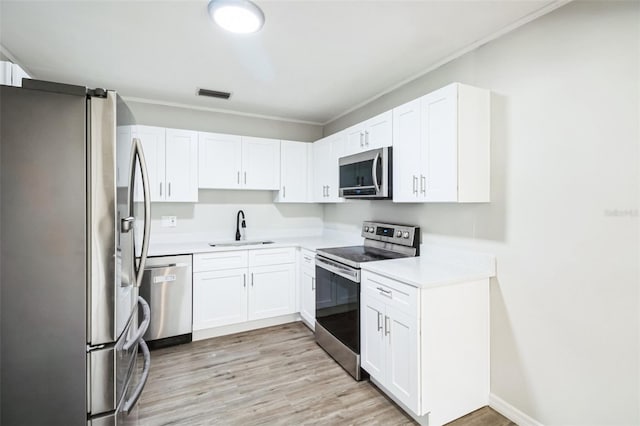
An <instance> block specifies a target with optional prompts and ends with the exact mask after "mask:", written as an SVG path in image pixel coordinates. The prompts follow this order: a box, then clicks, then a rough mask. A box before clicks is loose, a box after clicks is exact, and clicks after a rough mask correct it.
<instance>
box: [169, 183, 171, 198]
mask: <svg viewBox="0 0 640 426" xmlns="http://www.w3.org/2000/svg"><path fill="white" fill-rule="evenodd" d="M169 197H171V182H169Z"/></svg>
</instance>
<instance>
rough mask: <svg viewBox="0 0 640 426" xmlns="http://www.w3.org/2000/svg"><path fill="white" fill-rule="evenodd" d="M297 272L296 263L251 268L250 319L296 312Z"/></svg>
mask: <svg viewBox="0 0 640 426" xmlns="http://www.w3.org/2000/svg"><path fill="white" fill-rule="evenodd" d="M295 272H296V268H295V265H294V264H285V265H272V266H259V267H256V268H250V269H249V274H250V282H251V286H250V287H249V310H248V314H249V315H248V319H249V320H257V319H264V318H271V317H277V316H279V315H286V314H291V313H293V312H295V279H296V277H295Z"/></svg>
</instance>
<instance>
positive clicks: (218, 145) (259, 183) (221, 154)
mask: <svg viewBox="0 0 640 426" xmlns="http://www.w3.org/2000/svg"><path fill="white" fill-rule="evenodd" d="M198 145H199V149H200V159H199V170H200V172H199V186H200V188H211V189H265V190H277V189H279V188H280V141H279V140H277V139H266V138H254V137H248V136H235V135H225V134H219V133H205V132H200V133H199V134H198Z"/></svg>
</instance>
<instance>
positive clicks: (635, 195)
mask: <svg viewBox="0 0 640 426" xmlns="http://www.w3.org/2000/svg"><path fill="white" fill-rule="evenodd" d="M639 55H640V3H638V2H573V3H570V4H568V5H567V6H564V7H562V8H560V9H558V10H557V11H555V12H553V13H551V14H549V15H547V16H544V17H542V18H540V19H538V20H536V21H534V22H532V23H530V24H528V25H526V26H524V27H521V28H520V29H518V30H516V31H514V32H512V33H510V34H507V35H506V36H504V37H502V38H500V39H498V40H495V41H493V42H491V43H488V44H486V45H484V46H482V47H481V48H479V49H477V50H475V51H473V52H471V53H469V54H466V55H465V56H463V57H461V58H459V59H457V60H455V61H453V62H451V63H449V64H447V65H445V66H443V67H441V68H439V69H437V70H435V71H433V72H431V73H429V74H428V75H426V76H424V77H422V78H420V79H418V80H416V81H414V82H411V83H409V84H407V85H406V86H403V87H401V88H399V89H397V90H396V91H394V92H392V93H390V94H389V95H386V96H384V97H382V98H380V99H378V100H376V101H374V102H373V103H372V104H369V105H367V106H365V107H363V108H362V109H360V110H358V111H355V112H354V113H352V114H350V115H349V116H346V117H344V118H342V119H340V120H338V121H336V122H334V123H330V124H329V125H327V126H326V128H325V134H331V133H333V132H335V131H337V130H339V129H342V128H345V127H347V126H348V125H350V124H353V123H355V122H357V121H359V120H360V119H362V118H364V117H370V116H373V115H374V114H376V113H378V112H381V111H384V110H386V109H389V108H391V107H393V106H396V105H399V104H401V103H403V102H405V101H408V100H411V99H413V98H416V97H418V96H419V95H422V94H425V93H428V92H429V91H431V90H433V89H435V88H438V87H441V86H443V85H445V84H447V83H450V82H452V81H460V82H463V83H468V84H472V85H476V86H479V87H483V88H488V89H490V90H492V92H493V96H492V141H491V143H492V146H491V148H492V158H491V160H492V191H491V192H492V200H493V201H492V202H491V203H490V204H481V205H453V204H429V205H396V204H393V203H391V202H367V201H365V202H358V203H349V204H346V205H333V206H326V207H325V210H324V213H325V223H326V225H327V226H328V227H331V228H338V229H353V230H357V229H358V228H359V226H360V224H361V222H362V220H365V219H376V220H387V221H391V222H407V223H415V224H419V225H420V226H422V228H423V230H424V231H425V232H426V233H427V234H428V235H432V234H439V235H444V236H448V237H459V238H458V239H456V240H455V241H453V243H454V244H463V245H473V246H476V247H478V248H481V249H489V250H493V251H495V252H496V254H497V265H498V276H497V279H496V280H494V281H493V283H492V287H491V391H492V393H493V394H495V395H496V396H498V397H499V398H502V399H503V400H505V401H507V402H508V403H510V404H512V405H513V406H514V407H516V408H517V409H519V410H521V411H523V412H524V413H526V414H527V415H529V416H531V417H532V418H534V419H537V420H538V421H539V422H541V423H542V424H545V425H638V424H640V392H639V385H640V366H639V364H640V350H639V338H640V327H639V324H640V315H639V312H640V309H639V302H640V300H639V297H640V294H639V287H640V285H639V284H640V271H639V269H640V250H639V240H640V226H639V221H640V214H639V210H638V208H639V199H640V182H639V179H640V175H639V162H640V155H639V154H640V150H639V141H640V131H639V123H640V109H639V104H640V85H639V81H640V66H639Z"/></svg>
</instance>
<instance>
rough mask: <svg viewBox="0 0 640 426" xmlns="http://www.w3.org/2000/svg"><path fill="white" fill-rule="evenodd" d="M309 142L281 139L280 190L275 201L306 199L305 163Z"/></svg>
mask: <svg viewBox="0 0 640 426" xmlns="http://www.w3.org/2000/svg"><path fill="white" fill-rule="evenodd" d="M310 147H311V144H308V143H305V142H294V141H282V142H281V143H280V191H279V192H278V194H277V196H276V199H275V201H276V202H280V203H303V202H306V201H307V200H308V194H307V188H308V171H309V164H308V163H307V160H308V156H309V154H308V153H309V148H310Z"/></svg>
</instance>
